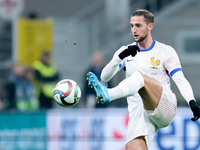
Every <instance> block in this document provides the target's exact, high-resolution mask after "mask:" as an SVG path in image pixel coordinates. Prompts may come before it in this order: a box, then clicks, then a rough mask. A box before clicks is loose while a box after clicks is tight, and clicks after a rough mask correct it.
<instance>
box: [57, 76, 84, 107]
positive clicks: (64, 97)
mask: <svg viewBox="0 0 200 150" xmlns="http://www.w3.org/2000/svg"><path fill="white" fill-rule="evenodd" d="M53 97H54V99H55V101H56V102H57V103H58V104H59V105H61V106H63V107H71V106H74V105H75V104H77V103H78V102H79V100H80V98H81V89H80V87H79V85H78V84H77V83H76V82H75V81H73V80H70V79H63V80H61V81H59V82H58V83H57V84H56V86H55V88H54V90H53Z"/></svg>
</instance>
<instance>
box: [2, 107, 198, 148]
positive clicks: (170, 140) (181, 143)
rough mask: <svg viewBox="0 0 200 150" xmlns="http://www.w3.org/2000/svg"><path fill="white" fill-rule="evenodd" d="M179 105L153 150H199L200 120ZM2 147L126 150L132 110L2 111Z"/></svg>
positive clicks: (153, 144)
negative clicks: (192, 118) (196, 119)
mask: <svg viewBox="0 0 200 150" xmlns="http://www.w3.org/2000/svg"><path fill="white" fill-rule="evenodd" d="M191 116H192V112H191V111H190V109H189V108H188V107H187V108H178V110H177V115H176V117H175V119H174V121H173V122H172V123H171V125H170V126H168V127H166V128H163V129H160V130H158V131H157V133H156V135H155V137H154V141H153V143H152V145H151V148H150V150H199V149H200V121H197V122H192V121H191V120H190V118H191ZM0 121H1V123H0V149H2V150H125V140H126V129H127V124H128V112H127V109H126V108H120V109H114V108H109V109H93V110H85V109H73V108H65V109H60V110H59V109H52V110H48V111H47V112H32V113H31V112H30V113H28V112H26V113H25V112H24V113H22V112H21V113H16V112H15V113H14V112H12V113H11V112H10V113H8V112H1V114H0Z"/></svg>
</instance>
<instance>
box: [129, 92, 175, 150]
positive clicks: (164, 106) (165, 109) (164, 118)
mask: <svg viewBox="0 0 200 150" xmlns="http://www.w3.org/2000/svg"><path fill="white" fill-rule="evenodd" d="M131 101H132V102H131ZM136 101H137V102H134V100H128V104H129V105H132V106H129V123H128V130H127V137H126V143H128V142H129V141H131V140H133V139H135V138H136V137H139V136H145V139H146V142H147V146H148V147H150V145H151V143H152V140H153V137H154V134H155V132H156V131H157V130H158V129H159V128H163V127H166V126H168V125H170V124H171V122H172V121H173V119H174V117H175V115H176V110H177V100H176V96H175V94H174V93H172V92H171V91H169V90H167V89H163V92H162V95H161V99H160V102H159V104H158V106H157V107H156V108H155V109H154V110H145V109H144V107H143V103H142V100H141V99H140V100H136ZM133 105H134V106H133ZM130 108H131V109H130Z"/></svg>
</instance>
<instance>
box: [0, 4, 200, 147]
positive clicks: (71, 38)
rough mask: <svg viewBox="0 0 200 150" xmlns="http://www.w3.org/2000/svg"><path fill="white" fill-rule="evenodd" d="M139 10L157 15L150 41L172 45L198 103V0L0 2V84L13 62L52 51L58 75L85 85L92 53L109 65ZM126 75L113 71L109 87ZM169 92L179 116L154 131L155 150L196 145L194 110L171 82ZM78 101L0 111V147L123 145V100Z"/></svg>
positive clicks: (198, 129)
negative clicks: (88, 105) (93, 104)
mask: <svg viewBox="0 0 200 150" xmlns="http://www.w3.org/2000/svg"><path fill="white" fill-rule="evenodd" d="M136 8H145V9H148V10H150V11H152V12H153V13H154V14H155V17H156V18H155V27H154V29H153V32H152V33H153V37H154V39H155V40H158V41H161V42H163V43H166V44H169V45H171V46H172V47H174V48H175V50H176V51H177V53H178V54H179V57H180V60H181V62H182V68H183V71H184V74H185V76H186V78H187V79H188V80H189V82H190V83H191V85H192V87H193V90H194V94H195V97H196V98H197V100H200V92H199V85H200V11H199V10H200V1H199V0H84V1H82V0H59V1H56V0H40V1H35V0H0V86H1V87H3V86H4V84H6V82H7V81H8V77H9V75H10V73H11V67H12V65H13V64H14V63H15V62H18V61H19V62H21V63H23V64H24V65H30V64H31V63H32V61H33V60H34V59H35V58H38V56H39V53H40V51H42V50H44V49H49V50H51V51H52V53H53V62H54V63H55V65H56V66H57V69H58V71H59V73H60V74H61V77H60V78H61V79H63V78H69V79H73V80H75V81H76V82H77V83H78V84H79V85H80V87H81V88H82V90H84V89H83V87H84V85H83V84H84V80H85V71H86V70H87V68H88V66H89V64H90V63H91V56H92V52H94V51H96V50H100V51H102V52H103V54H104V56H105V62H108V61H109V60H110V59H111V57H112V55H113V52H114V51H115V50H117V49H118V48H119V47H120V46H121V45H126V44H129V43H132V42H133V38H132V35H131V31H130V27H129V19H130V14H131V12H132V11H134V10H135V9H136ZM33 19H34V20H35V21H38V22H37V23H35V26H34V23H33V22H31V20H33ZM30 24H31V25H32V26H31V27H30ZM37 37H38V38H37ZM75 42H76V44H74V43H75ZM123 78H124V73H123V72H121V73H119V74H118V75H116V77H114V78H113V79H112V83H113V86H114V85H116V84H117V83H119V81H121V80H122V79H123ZM172 89H173V91H174V92H175V93H176V95H177V98H178V106H179V110H178V114H177V118H176V119H175V121H174V122H173V123H172V125H171V126H170V127H169V128H167V129H164V130H161V131H160V132H159V133H158V134H157V135H156V137H155V140H154V143H153V145H152V147H153V148H152V150H156V149H161V150H173V149H174V150H180V149H184V150H186V149H188V150H189V149H190V150H195V149H200V136H199V135H200V123H199V122H196V123H194V124H192V123H190V122H189V121H188V120H189V119H190V116H191V115H192V114H191V112H190V111H189V109H188V108H183V107H184V106H187V104H186V102H185V101H184V100H183V98H182V96H181V95H180V94H179V91H178V89H177V88H176V86H175V85H174V83H173V82H172ZM82 102H83V100H82V99H81V101H80V103H79V104H78V105H76V106H75V107H73V108H70V109H66V108H65V109H63V108H61V107H59V106H58V105H57V104H55V106H54V107H55V109H51V110H46V111H44V110H38V111H34V112H18V111H5V110H2V112H1V114H0V120H1V125H0V149H2V150H13V149H14V150H36V149H37V150H41V149H49V150H75V149H76V150H107V149H109V150H123V146H124V139H125V132H126V130H125V129H126V120H127V112H126V106H127V104H126V101H125V100H119V101H115V102H113V103H111V104H110V105H109V108H106V109H98V110H97V109H92V110H86V109H84V108H82V107H81V104H82ZM113 107H117V108H113ZM105 110H106V111H105ZM102 116H106V117H102ZM116 116H119V117H116ZM113 122H114V123H115V124H119V127H116V126H113V124H112V123H113ZM116 143H117V144H116Z"/></svg>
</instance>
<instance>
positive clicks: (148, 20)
mask: <svg viewBox="0 0 200 150" xmlns="http://www.w3.org/2000/svg"><path fill="white" fill-rule="evenodd" d="M134 16H143V17H144V19H145V22H146V23H147V24H149V23H154V14H153V13H152V12H150V11H148V10H146V9H137V10H136V11H134V12H133V13H132V15H131V17H134Z"/></svg>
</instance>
